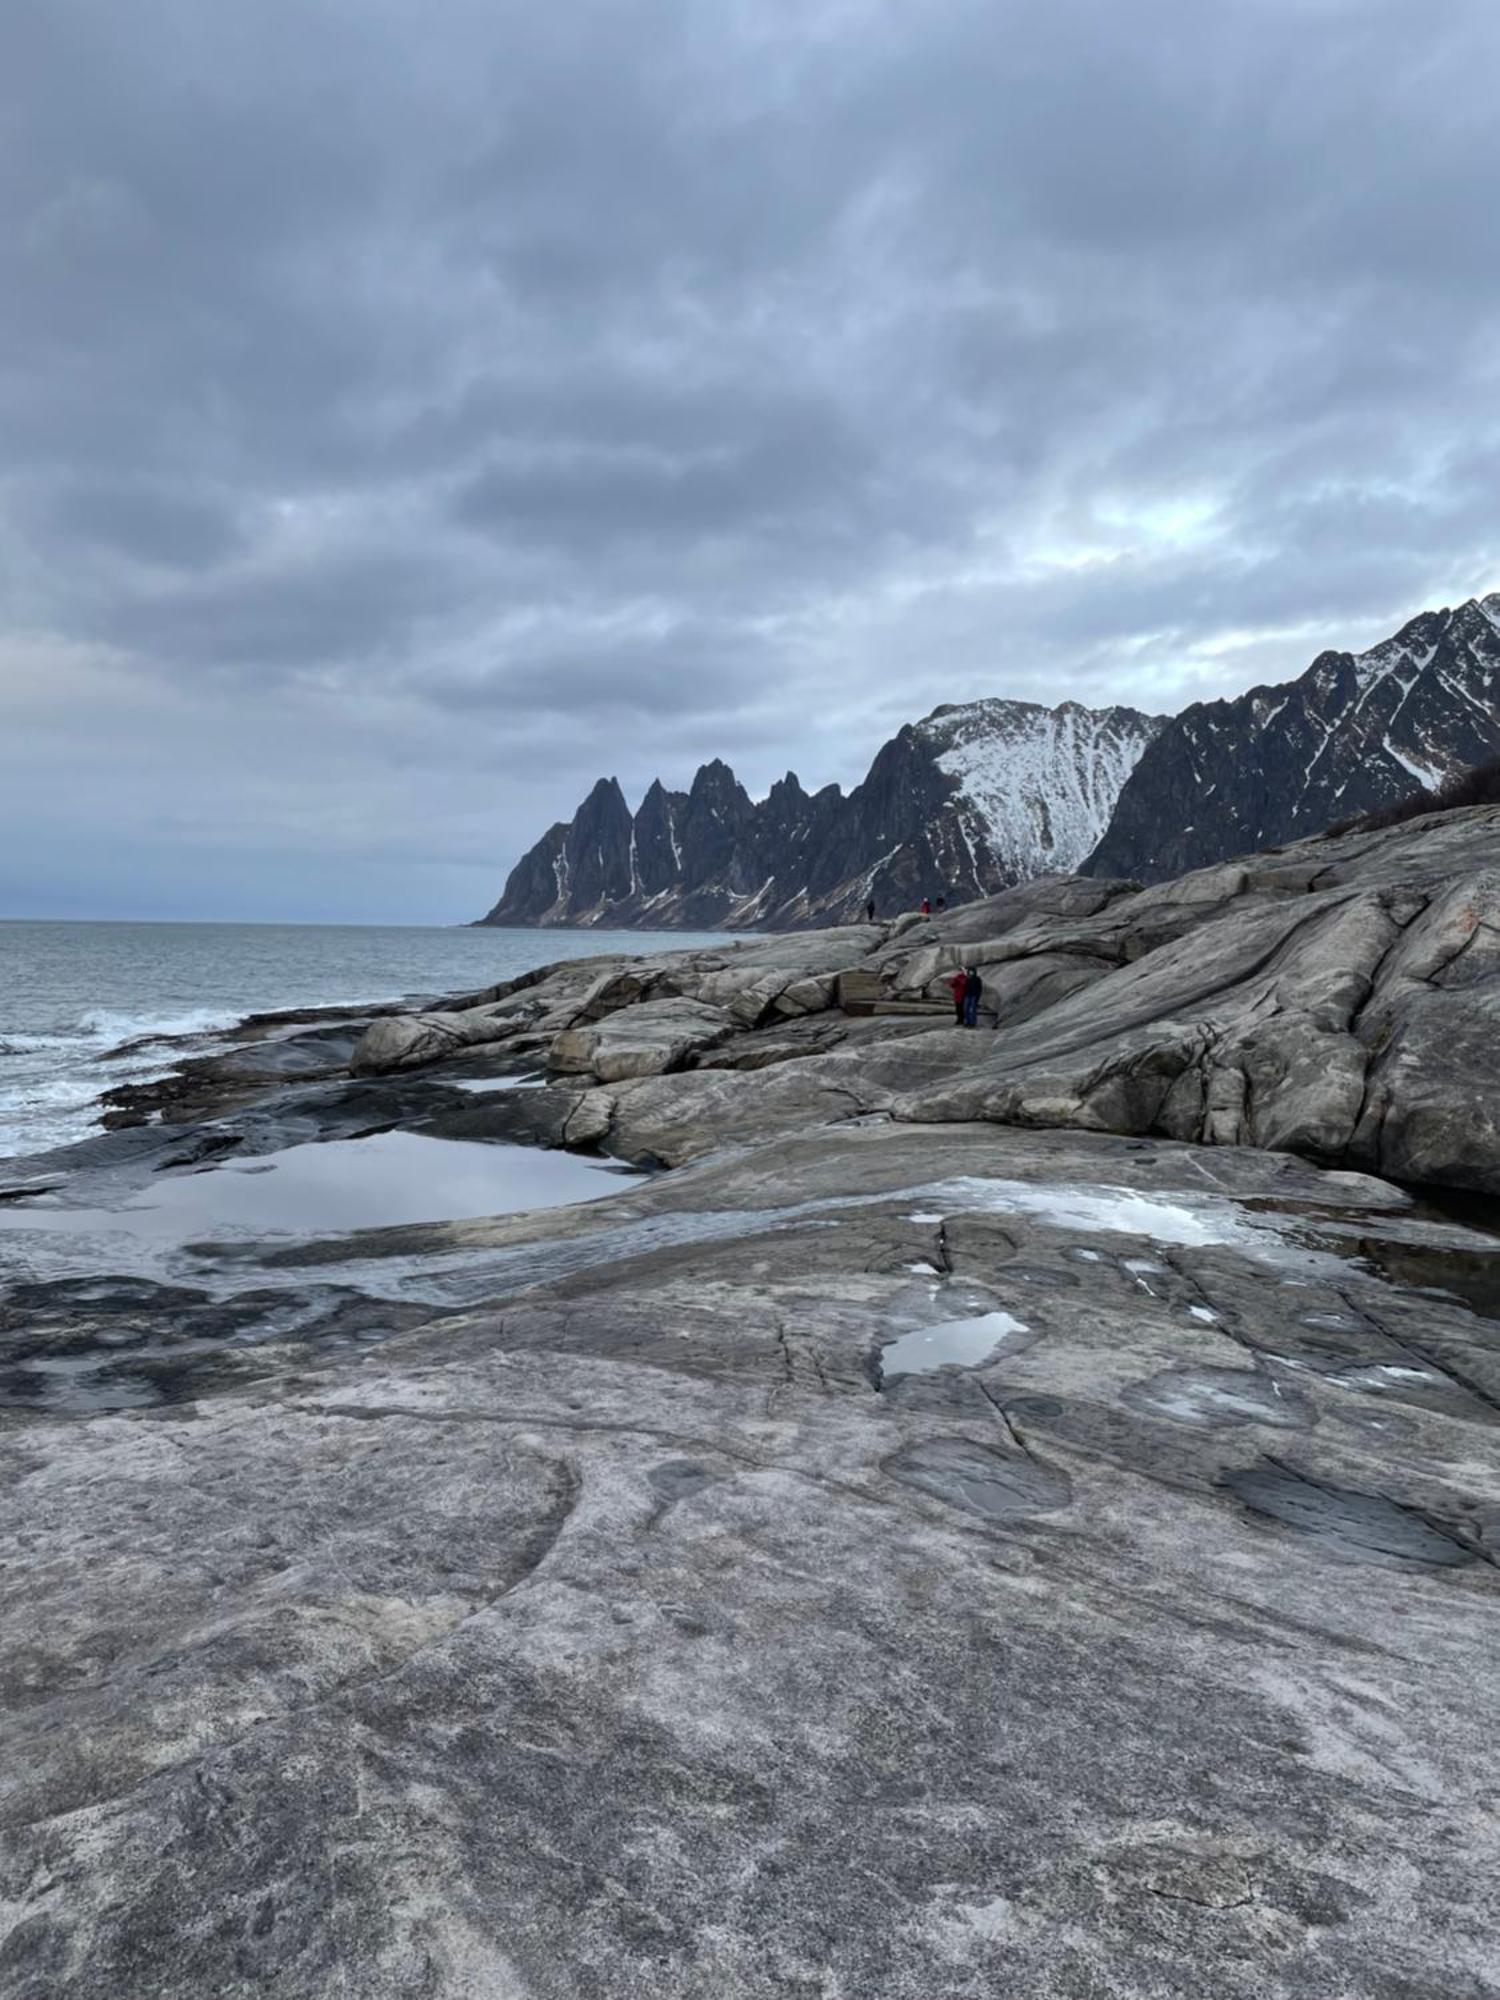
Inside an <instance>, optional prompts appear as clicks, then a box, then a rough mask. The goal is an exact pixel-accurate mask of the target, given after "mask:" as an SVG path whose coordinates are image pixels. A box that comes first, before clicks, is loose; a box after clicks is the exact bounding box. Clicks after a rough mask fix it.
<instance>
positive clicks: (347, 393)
mask: <svg viewBox="0 0 1500 2000" xmlns="http://www.w3.org/2000/svg"><path fill="white" fill-rule="evenodd" d="M1497 75H1500V6H1497V5H1496V0H1442V4H1440V5H1419V4H1416V0H1045V4H1039V0H1026V4H1005V0H900V4H897V0H678V4H672V0H613V4H610V0H562V4H559V5H555V6H553V7H550V8H549V7H544V6H540V5H538V4H536V0H527V4H526V5H524V6H519V5H514V4H511V0H420V4H419V0H239V4H237V5H209V4H205V0H129V4H122V0H5V4H4V6H3V7H0V914H10V915H48V914H52V915H78V916H90V915H99V916H108V915H124V916H185V917H186V916H232V917H282V916H284V917H291V918H308V919H320V918H322V919H330V920H339V919H348V920H351V921H357V920H363V919H372V920H381V919H389V920H392V921H413V922H420V921H434V922H450V921H454V920H458V919H463V918H468V917H472V916H475V915H477V914H479V913H480V912H481V911H482V910H483V909H484V908H485V907H486V906H487V905H488V904H489V902H490V901H492V900H493V898H494V896H495V894H496V893H497V892H498V890H499V887H500V883H501V880H502V878H503V876H504V875H505V873H506V871H507V869H508V868H509V867H510V865H511V863H512V862H513V861H514V860H515V858H516V856H517V855H518V853H519V852H520V851H521V849H522V848H523V847H525V846H527V845H529V844H530V842H531V841H532V840H533V839H534V838H535V837H536V836H537V835H538V834H539V833H540V832H541V831H542V830H543V829H544V828H545V826H546V825H547V824H548V823H549V822H550V821H552V820H554V819H558V818H566V817H568V816H569V815H570V814H571V812H572V809H573V807H574V805H575V804H576V802H577V800H578V798H579V797H580V796H581V794H582V793H583V792H584V791H585V790H586V789H587V787H588V786H589V785H590V784H591V783H592V781H593V780H594V778H596V777H597V776H598V775H599V774H600V773H601V772H606V773H607V772H614V773H617V774H618V775H619V777H620V779H621V782H622V783H623V784H624V786H625V788H626V791H627V794H628V795H630V796H631V798H632V801H633V800H634V798H635V797H636V796H637V795H638V793H639V792H640V791H641V790H642V789H643V788H644V785H645V784H646V782H647V781H648V780H649V779H650V777H651V776H653V775H655V774H657V773H659V774H660V775H661V776H662V778H663V779H664V780H665V781H666V782H667V783H669V784H685V783H686V782H687V781H688V780H689V778H690V777H691V774H692V772H693V769H694V768H695V766H696V765H697V764H698V763H699V762H700V761H701V760H703V759H705V758H708V757H710V756H713V755H722V756H724V757H726V758H727V759H728V760H729V761H730V762H731V763H732V764H733V765H734V767H735V769H736V770H737V771H738V772H739V773H740V774H741V776H742V777H743V778H744V780H745V782H746V783H747V784H748V785H749V786H750V788H751V789H752V790H755V791H760V790H763V789H764V788H765V786H766V785H767V784H768V783H769V782H770V780H771V779H772V778H774V777H775V776H777V775H779V774H780V773H781V772H782V771H784V770H785V769H787V768H788V767H789V766H790V767H793V768H795V769H796V770H797V772H798V773H799V774H800V776H801V777H802V778H803V780H804V782H805V783H807V784H808V785H809V786H813V785H816V784H819V783H824V782H826V781H827V780H829V779H830V778H836V779H838V780H840V781H841V782H845V783H847V782H850V781H852V780H854V779H857V778H858V777H859V776H860V775H861V774H862V772H863V770H864V768H865V766H866V765H867V764H868V761H869V759H870V757H871V755H872V754H873V752H874V751H875V749H876V748H877V747H878V745H879V743H880V742H881V740H882V739H883V738H884V737H885V736H887V735H888V734H890V733H891V731H892V730H893V729H895V728H896V727H897V726H899V724H900V723H901V722H903V721H907V720H911V719H914V718H915V717H917V716H919V715H921V714H923V713H924V712H925V711H926V710H927V709H929V708H931V707H932V706H933V705H934V704H936V703H937V702H939V701H952V700H963V699H967V698H971V697H974V696H977V695H984V694H996V695H1012V696H1021V697H1026V698H1030V699H1037V700H1042V701H1047V702H1053V701H1057V700H1061V699H1063V698H1065V697H1069V696H1071V697H1074V698H1076V699H1079V700H1082V701H1085V702H1092V703H1100V702H1109V701H1123V702H1130V703H1133V704H1135V705H1137V706H1140V707H1144V708H1150V709H1157V710H1168V709H1175V708H1178V707H1181V706H1182V705H1183V704H1184V703H1186V702H1188V701H1190V700H1194V699H1197V698H1200V697H1203V696H1208V695H1218V694H1226V693H1230V694H1232V693H1238V692H1239V691H1240V690H1242V689H1243V688H1245V687H1247V686H1249V685H1250V684H1251V683H1252V682H1254V681H1257V680H1265V679H1273V680H1274V679H1280V678H1285V677H1286V676H1288V675H1290V674H1292V673H1295V672H1299V671H1300V670H1301V669H1302V668H1303V667H1304V666H1306V665H1307V663H1308V662H1309V660H1310V659H1311V658H1312V657H1313V655H1314V654H1315V653H1316V652H1318V651H1319V650H1320V649H1321V648H1322V647H1324V646H1326V645H1339V646H1345V645H1348V646H1353V647H1359V646H1362V645H1365V644H1369V643H1371V642H1373V641H1374V640H1376V639H1378V638H1381V637H1383V636H1384V635H1385V634H1386V633H1387V632H1389V631H1390V630H1392V629H1394V627H1395V626H1396V625H1398V624H1400V623H1401V622H1402V621H1403V620H1404V619H1405V618H1406V617H1407V616H1409V615H1411V614H1412V613H1415V612H1416V611H1418V610H1419V609H1422V608H1424V607H1427V606H1430V605H1434V604H1441V603H1453V602H1457V601H1459V600H1460V599H1461V598H1464V597H1468V596H1472V595H1473V594H1475V593H1476V592H1478V591H1482V590H1488V589H1494V588H1496V587H1497V586H1500V201H1497V198H1496V191H1497V189H1500V116H1497V112H1496V91H1495V79H1496V76H1497Z"/></svg>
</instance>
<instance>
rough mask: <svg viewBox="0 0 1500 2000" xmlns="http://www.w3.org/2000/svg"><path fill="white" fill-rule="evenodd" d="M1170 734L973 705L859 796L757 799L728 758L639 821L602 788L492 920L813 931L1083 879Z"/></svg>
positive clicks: (1070, 711)
mask: <svg viewBox="0 0 1500 2000" xmlns="http://www.w3.org/2000/svg"><path fill="white" fill-rule="evenodd" d="M1161 726H1162V725H1161V721H1160V719H1159V718H1157V717H1154V716H1146V715H1140V714H1138V713H1137V712H1136V711H1135V710H1134V709H1126V708H1112V709H1105V710H1102V711H1094V710H1090V709H1086V708H1081V707H1079V706H1078V704H1077V703H1075V702H1066V703H1064V704H1063V706H1062V707H1061V708H1058V709H1047V708H1042V707H1039V706H1038V705H1037V704H1035V703H1033V702H1011V701H984V702H972V703H968V704H965V705H963V706H961V707H947V708H940V709H938V710H936V711H935V712H934V713H933V714H932V715H930V716H929V717H928V718H927V719H926V720H925V721H923V722H919V723H915V724H911V725H908V727H906V728H904V729H902V730H901V731H900V732H899V733H898V734H897V735H896V736H894V737H893V738H892V739H891V741H890V742H889V743H887V744H885V745H884V746H883V748H882V749H881V750H880V752H879V753H878V755H877V756H876V758H875V761H874V763H873V764H872V765H871V766H870V770H869V773H868V775H867V776H866V777H865V779H864V781H863V783H861V784H860V785H857V786H856V787H855V789H854V790H853V791H852V792H850V793H849V794H848V795H847V796H845V794H844V793H843V792H841V791H840V789H839V787H838V786H837V785H829V786H826V787H825V788H824V789H823V790H822V791H820V792H817V793H813V794H809V793H808V792H807V791H806V790H804V788H803V786H802V785H801V783H800V782H799V780H798V778H797V776H796V774H795V773H794V772H788V773H787V775H786V776H785V777H784V778H782V779H780V780H778V782H777V783H776V784H774V785H773V786H772V787H771V790H770V792H769V793H768V794H767V796H766V797H765V798H764V799H762V800H761V801H759V802H758V803H756V802H754V801H752V800H751V798H750V797H749V794H748V793H747V792H746V791H745V789H744V787H743V786H742V785H741V784H740V783H739V782H738V780H737V779H736V778H735V775H734V773H733V772H732V771H731V770H730V769H729V767H728V765H727V764H724V763H722V762H720V761H718V760H717V759H716V760H715V761H714V762H713V763H711V764H705V765H704V766H703V768H702V769H701V770H700V771H699V772H698V774H697V776H696V777H695V778H694V780H693V784H692V788H691V790H690V791H687V792H670V791H667V790H666V789H665V787H663V786H662V784H661V783H660V782H659V781H658V782H656V783H654V784H653V785H652V786H651V788H650V790H649V791H648V792H647V793H646V796H645V798H644V799H643V800H642V802H641V806H640V809H639V811H638V812H637V813H636V814H635V816H634V818H633V819H632V817H631V815H630V812H629V810H628V808H627V807H626V805H625V800H624V797H623V794H622V793H621V791H620V788H619V785H618V784H617V783H616V782H615V780H614V779H612V778H610V779H601V780H600V781H599V783H598V784H597V785H596V786H595V787H594V789H593V791H592V792H590V794H589V796H588V798H587V799H586V800H585V801H584V803H583V805H582V806H581V807H580V808H579V810H578V813H577V814H576V816H575V817H574V819H573V820H572V821H571V822H570V823H568V824H566V825H558V826H554V827H552V828H550V829H549V830H548V832H547V833H546V834H545V835H544V836H543V838H542V839H541V840H540V841H539V842H538V843H537V844H536V846H535V847H533V848H532V849H531V851H530V852H529V853H528V854H526V855H525V856H524V857H523V858H522V860H521V861H520V862H519V863H518V864H517V866H516V868H515V869H514V870H513V871H512V873H511V876H510V879H509V881H508V882H507V883H506V885H505V891H504V894H503V895H502V896H501V898H500V900H499V902H498V903H497V904H496V905H495V907H494V909H492V910H491V911H490V913H489V915H488V916H487V917H485V919H484V922H485V923H487V924H516V925H533V924H566V925H598V926H600V927H602V928H606V929H608V928H611V927H621V928H627V927H632V926H643V927H655V928H662V929H708V928H713V927H716V926H721V925H722V926H724V927H726V928H731V929H733V928H745V929H748V928H762V927H763V928H768V929H799V928H804V927H807V926H810V925H815V924H820V923H831V922H838V921H841V920H842V919H845V918H848V917H851V916H854V915H856V914H859V913H861V912H862V911H863V909H864V906H865V903H866V901H867V900H869V899H870V898H873V899H874V901H875V904H876V907H877V909H879V910H881V911H883V912H885V913H887V914H889V913H890V912H892V911H894V910H899V909H906V908H911V907H913V906H914V905H915V904H917V903H919V902H920V901H921V899H922V897H923V896H932V897H934V898H935V897H937V896H939V895H941V896H945V897H946V898H947V899H948V900H949V901H950V902H953V901H959V900H964V899H967V898H970V897H974V896H982V895H991V894H994V893H995V892H996V891H997V890H1000V889H1003V888H1006V887H1008V886H1009V885H1010V884H1012V883H1014V882H1017V881H1024V880H1028V879H1030V878H1031V877H1033V876H1036V875H1040V874H1052V873H1068V872H1071V871H1072V870H1074V869H1076V868H1077V867H1079V865H1080V864H1081V863H1082V861H1083V860H1084V858H1085V856H1086V855H1087V854H1088V852H1089V850H1090V849H1091V848H1092V847H1093V846H1094V844H1095V843H1096V842H1097V841H1098V839H1099V836H1100V835H1101V834H1102V832H1103V831H1104V828H1105V826H1106V825H1107V823H1108V820H1109V815H1110V811H1111V809H1112V807H1113V805H1114V801H1115V798H1116V797H1117V795H1118V793H1119V790H1120V787H1121V786H1122V785H1123V784H1124V782H1125V779H1126V777H1127V775H1128V774H1129V772H1130V770H1131V768H1132V767H1133V765H1134V763H1135V761H1136V760H1137V758H1139V757H1140V755H1141V753H1142V751H1143V750H1144V749H1145V748H1146V746H1147V745H1148V744H1149V743H1150V741H1151V739H1152V737H1153V736H1154V735H1155V733H1156V731H1157V730H1158V729H1159V728H1160V727H1161Z"/></svg>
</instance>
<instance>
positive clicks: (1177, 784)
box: [1082, 592, 1500, 882]
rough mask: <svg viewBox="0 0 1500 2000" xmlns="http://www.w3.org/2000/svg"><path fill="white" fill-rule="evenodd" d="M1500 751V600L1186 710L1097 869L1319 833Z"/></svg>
mask: <svg viewBox="0 0 1500 2000" xmlns="http://www.w3.org/2000/svg"><path fill="white" fill-rule="evenodd" d="M1496 756H1500V592H1495V593H1493V594H1491V595H1490V596H1488V597H1483V598H1478V597H1475V598H1469V599H1467V600H1466V601H1465V602H1464V603H1462V604H1460V605H1458V606H1456V607H1454V608H1451V609H1450V608H1449V607H1447V606H1444V607H1443V608H1442V609H1441V610H1437V611H1424V612H1420V613H1418V615H1417V616H1416V617H1415V618H1412V619H1409V620H1408V621H1407V623H1406V624H1405V625H1403V626H1402V627H1401V628H1400V630H1399V631H1398V632H1396V633H1395V634H1394V635H1393V636H1392V637H1391V638H1389V639H1384V640H1382V641H1381V642H1380V643H1379V644H1378V645H1376V646H1372V647H1370V648H1368V649H1367V650H1366V651H1365V652H1363V653H1347V652H1336V651H1326V652H1322V653H1320V654H1319V655H1318V656H1317V658H1316V659H1315V660H1314V661H1313V663H1312V665H1311V666H1309V667H1308V668H1307V669H1306V670H1305V672H1303V673H1301V674H1299V675H1297V676H1296V677H1295V678H1294V679H1292V680H1286V681H1278V682H1274V683H1270V684H1264V685H1261V686H1258V687H1253V688H1250V689H1248V690H1247V691H1246V692H1245V693H1244V694H1242V695H1237V696H1235V697H1233V698H1232V699H1228V700H1221V701H1213V702H1193V703H1191V704H1190V705H1189V706H1188V707H1187V708H1185V709H1183V710H1182V712H1181V714H1179V715H1177V716H1174V717H1173V718H1172V720H1171V721H1170V722H1169V723H1168V724H1167V726H1166V727H1165V728H1164V729H1163V730H1161V731H1160V732H1159V733H1158V735H1157V736H1156V738H1155V739H1154V741H1153V742H1152V743H1151V745H1150V747H1149V748H1148V749H1147V751H1146V752H1145V753H1144V754H1143V756H1142V757H1141V758H1140V760H1139V762H1138V763H1137V764H1136V766H1135V768H1134V769H1133V770H1132V772H1131V773H1130V776H1129V778H1128V779H1127V780H1126V782H1125V784H1124V785H1123V786H1122V787H1121V791H1120V796H1119V799H1118V802H1117V803H1116V806H1115V811H1114V816H1113V819H1112V821H1111V823H1110V826H1109V828H1108V830H1107V832H1106V833H1105V835H1104V837H1103V839H1102V840H1101V841H1100V843H1099V845H1098V846H1097V847H1096V848H1095V850H1094V852H1093V853H1092V854H1091V855H1090V856H1089V858H1088V860H1087V861H1086V862H1085V864H1084V867H1083V871H1082V872H1083V873H1085V874H1091V875H1101V876H1114V875H1127V876H1130V877H1133V878H1135V879H1138V880H1140V881H1146V882H1156V881H1162V880H1165V879H1167V878H1168V877H1170V876H1173V875H1179V874H1183V873H1186V872H1187V871H1189V870H1191V869H1194V868H1201V867H1206V866H1209V865H1210V864H1212V863H1213V862H1215V861H1223V860H1227V859H1228V858H1230V857H1231V856H1233V855H1238V854H1249V853H1254V852H1256V851H1258V850H1259V849H1261V848H1263V847H1266V846H1268V845H1271V844H1279V843H1282V842H1285V841H1288V840H1298V839H1301V838H1302V837H1303V836H1304V835H1307V834H1312V833H1320V832H1322V831H1323V830H1324V829H1325V828H1326V827H1328V826H1330V825H1332V824H1333V823H1334V822H1335V821H1339V820H1343V819H1347V818H1352V817H1355V816H1357V815H1359V814H1362V813H1367V812H1376V811H1380V810H1381V809H1382V808H1385V807H1388V806H1392V805H1395V804H1396V803H1398V802H1399V801H1400V800H1401V799H1402V798H1403V797H1406V796H1409V795H1410V794H1411V793H1412V792H1414V791H1415V790H1417V789H1422V790H1426V791H1431V790H1432V789H1434V787H1436V786H1437V785H1439V784H1441V783H1442V782H1443V781H1444V780H1445V779H1448V778H1451V777H1453V776H1455V775H1456V774H1457V773H1458V772H1459V771H1461V770H1465V769H1468V768H1471V767H1472V766H1474V765H1476V764H1482V763H1485V762H1487V761H1488V760H1489V759H1491V758H1493V757H1496Z"/></svg>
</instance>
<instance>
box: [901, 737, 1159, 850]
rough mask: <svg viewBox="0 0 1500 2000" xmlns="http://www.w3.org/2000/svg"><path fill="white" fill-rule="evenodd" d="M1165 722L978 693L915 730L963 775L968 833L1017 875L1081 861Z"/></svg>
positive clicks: (948, 769)
mask: <svg viewBox="0 0 1500 2000" xmlns="http://www.w3.org/2000/svg"><path fill="white" fill-rule="evenodd" d="M1163 726H1164V718H1163V717H1161V716H1154V715H1142V714H1140V713H1139V712H1138V711H1137V710H1136V709H1133V708H1104V709H1089V708H1083V707H1080V705H1079V704H1078V703H1077V702H1076V701H1065V702H1064V703H1063V704H1062V706H1061V707H1060V708H1042V707H1040V706H1039V705H1038V704H1037V703H1035V702H1028V701H972V702H966V703H964V704H963V705H962V706H959V707H948V708H939V709H937V710H935V711H934V712H933V714H931V715H930V716H928V718H927V720H926V721H925V722H919V723H918V724H917V725H916V734H917V736H918V737H919V738H920V739H921V740H922V741H923V742H925V743H927V744H929V745H930V746H931V748H932V751H933V753H934V756H935V758H936V761H937V766H938V769H939V770H940V771H943V772H945V773H947V774H948V775H949V776H950V777H953V778H956V779H957V781H958V794H957V800H956V804H957V806H958V810H959V815H960V818H961V819H962V820H963V822H964V825H965V829H966V831H967V832H968V834H969V837H970V839H971V840H973V841H976V842H980V841H982V842H983V844H984V845H985V846H987V847H988V849H989V851H990V854H991V855H992V857H993V858H994V861H995V863H996V864H997V865H998V867H999V868H1000V869H1001V870H1002V872H1004V873H1005V874H1007V875H1008V876H1009V878H1010V880H1011V881H1016V882H1020V881H1027V880H1029V879H1031V878H1032V877H1034V876H1037V875H1048V874H1055V873H1062V874H1071V873H1072V872H1073V871H1074V870H1076V869H1077V868H1079V867H1080V866H1081V865H1082V863H1083V862H1084V860H1085V859H1086V858H1087V856H1088V855H1090V854H1091V853H1092V852H1093V850H1094V849H1095V848H1096V847H1097V846H1098V844H1099V842H1100V841H1101V840H1102V839H1103V837H1104V832H1105V829H1106V828H1107V827H1108V825H1109V822H1110V819H1111V817H1112V815H1113V813H1114V809H1115V802H1116V800H1117V799H1118V798H1119V796H1120V793H1121V791H1122V790H1123V789H1124V785H1125V781H1126V779H1127V778H1128V777H1129V776H1130V774H1131V772H1132V771H1133V770H1134V769H1135V767H1136V765H1137V764H1138V763H1139V761H1140V759H1141V756H1142V754H1143V752H1144V751H1145V749H1146V747H1147V745H1148V744H1149V743H1150V742H1151V741H1152V739H1153V738H1154V737H1155V736H1156V735H1157V734H1158V733H1159V731H1160V730H1161V729H1162V728H1163Z"/></svg>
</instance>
